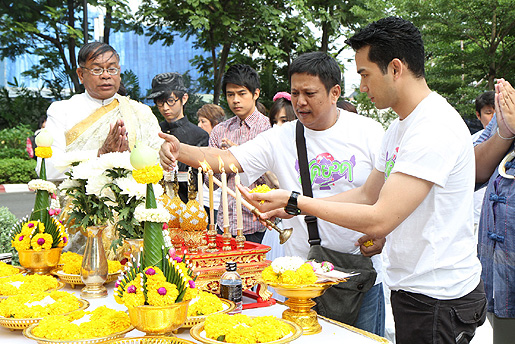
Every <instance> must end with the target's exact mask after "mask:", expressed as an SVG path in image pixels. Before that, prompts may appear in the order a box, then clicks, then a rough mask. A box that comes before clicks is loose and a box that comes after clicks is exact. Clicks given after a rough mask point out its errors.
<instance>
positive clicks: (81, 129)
mask: <svg viewBox="0 0 515 344" xmlns="http://www.w3.org/2000/svg"><path fill="white" fill-rule="evenodd" d="M78 65H79V67H78V68H77V71H76V72H77V75H78V76H79V79H80V81H81V82H82V83H83V84H84V88H85V92H84V93H81V94H76V95H74V96H73V97H71V98H70V99H67V100H63V101H57V102H54V103H52V104H51V105H50V107H49V108H48V110H47V114H48V121H47V126H46V127H47V128H48V129H49V130H50V132H51V133H52V136H53V138H54V143H53V144H52V151H53V156H52V158H50V159H47V162H46V168H47V179H49V180H62V179H64V173H63V172H64V169H65V168H64V166H67V165H69V162H70V161H73V160H77V158H81V159H82V158H84V159H85V158H88V157H95V156H100V155H101V154H105V153H110V152H123V151H127V150H130V149H132V148H133V147H134V144H135V142H136V140H139V141H141V142H143V143H145V144H146V145H148V146H150V147H152V148H154V149H156V150H157V149H159V147H160V145H161V143H162V140H161V139H160V138H159V137H158V133H159V131H160V130H159V125H158V122H157V119H156V117H155V116H154V114H153V113H152V110H151V109H150V107H148V106H147V105H144V104H142V103H139V102H137V101H134V100H131V99H129V98H128V97H123V96H121V95H119V94H117V92H118V89H119V87H120V81H121V78H120V70H121V69H120V57H119V55H118V53H117V52H116V50H115V49H114V48H113V47H111V46H110V45H108V44H105V43H100V42H92V43H88V44H86V45H84V46H83V47H82V48H81V49H80V50H79V55H78ZM39 160H40V159H39ZM38 162H39V161H38ZM39 163H40V162H39ZM38 166H39V165H38ZM61 166H62V167H61Z"/></svg>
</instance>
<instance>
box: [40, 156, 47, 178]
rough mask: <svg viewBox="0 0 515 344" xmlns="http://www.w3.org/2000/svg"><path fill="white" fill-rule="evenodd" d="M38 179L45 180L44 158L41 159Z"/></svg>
mask: <svg viewBox="0 0 515 344" xmlns="http://www.w3.org/2000/svg"><path fill="white" fill-rule="evenodd" d="M39 179H43V180H46V164H45V158H42V159H41V169H40V171H39Z"/></svg>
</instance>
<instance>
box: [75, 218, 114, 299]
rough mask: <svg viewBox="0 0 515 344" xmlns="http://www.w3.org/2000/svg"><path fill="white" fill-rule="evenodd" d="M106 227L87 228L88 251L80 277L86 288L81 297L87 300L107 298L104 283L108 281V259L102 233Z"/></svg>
mask: <svg viewBox="0 0 515 344" xmlns="http://www.w3.org/2000/svg"><path fill="white" fill-rule="evenodd" d="M105 227H106V226H105V225H104V226H90V227H87V228H86V232H87V235H88V238H87V241H86V249H85V250H84V256H83V258H82V267H81V269H80V275H81V278H82V282H84V284H85V287H84V288H82V291H81V293H80V296H81V297H82V298H86V299H88V298H89V299H92V298H100V297H106V296H107V289H106V288H105V287H104V283H105V281H106V280H107V273H108V268H107V258H106V253H105V250H104V245H103V244H102V231H103V230H104V228H105Z"/></svg>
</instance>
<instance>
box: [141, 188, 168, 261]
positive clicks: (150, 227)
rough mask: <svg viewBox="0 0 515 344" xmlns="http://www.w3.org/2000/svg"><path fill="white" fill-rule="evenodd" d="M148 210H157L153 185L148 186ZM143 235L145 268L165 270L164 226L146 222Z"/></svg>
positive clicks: (146, 205)
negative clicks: (155, 267) (151, 267)
mask: <svg viewBox="0 0 515 344" xmlns="http://www.w3.org/2000/svg"><path fill="white" fill-rule="evenodd" d="M145 207H146V208H147V209H155V208H157V204H156V197H155V196H154V188H153V187H152V183H149V184H147V193H146V204H145ZM143 228H144V233H143V266H144V267H149V266H157V267H158V268H160V269H161V270H162V269H163V266H162V265H163V258H162V247H164V244H165V243H164V239H163V233H162V232H163V224H162V223H157V222H151V221H145V225H144V227H143Z"/></svg>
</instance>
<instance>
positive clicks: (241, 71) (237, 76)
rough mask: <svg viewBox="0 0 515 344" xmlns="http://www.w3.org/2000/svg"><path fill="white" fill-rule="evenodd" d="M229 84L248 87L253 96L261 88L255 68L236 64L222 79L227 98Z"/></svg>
mask: <svg viewBox="0 0 515 344" xmlns="http://www.w3.org/2000/svg"><path fill="white" fill-rule="evenodd" d="M227 84H235V85H238V86H243V87H246V88H247V89H248V90H249V91H250V92H251V93H252V94H254V92H256V90H257V89H258V88H260V87H261V84H260V82H259V75H258V73H257V72H256V70H255V69H254V68H252V67H251V66H249V65H246V64H235V65H232V66H231V67H229V69H227V72H225V74H224V77H223V79H222V91H223V93H224V95H225V96H226V95H227V94H226V89H227Z"/></svg>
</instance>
